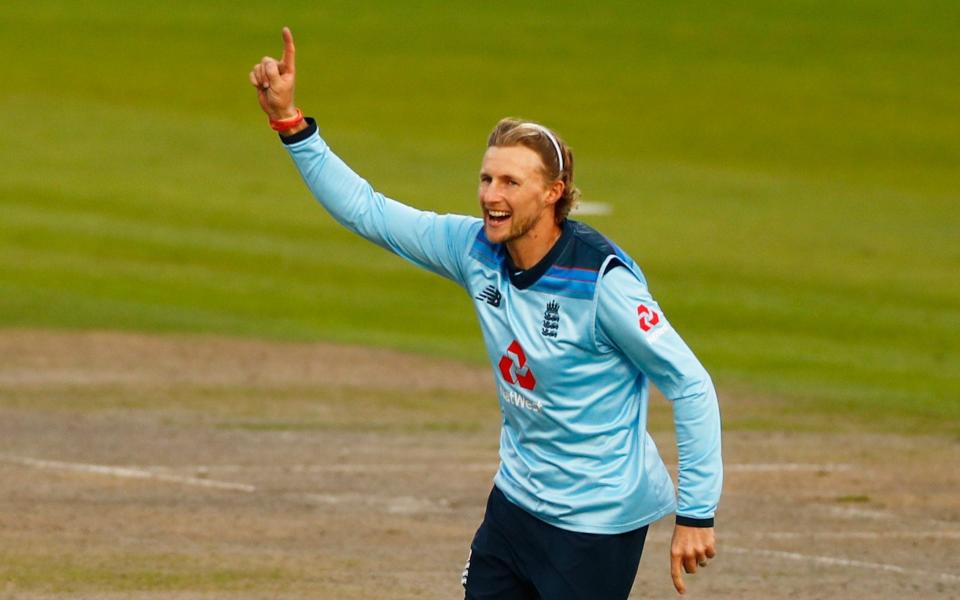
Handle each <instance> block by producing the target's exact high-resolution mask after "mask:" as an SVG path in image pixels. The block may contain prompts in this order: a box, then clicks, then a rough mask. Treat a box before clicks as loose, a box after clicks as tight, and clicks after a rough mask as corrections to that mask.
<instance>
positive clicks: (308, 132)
mask: <svg viewBox="0 0 960 600" xmlns="http://www.w3.org/2000/svg"><path fill="white" fill-rule="evenodd" d="M305 120H306V122H307V128H306V129H304V130H303V131H298V132H297V133H295V134H293V135H290V136H287V137H284V136H282V135H280V134H277V135H280V141H281V142H283V143H284V144H286V145H287V146H292V145H293V144H297V143H299V142H302V141H304V140H305V139H307V138H309V137H310V136H312V135H313V134H315V133H316V132H317V122H316V121H315V120H314V118H313V117H306V118H305Z"/></svg>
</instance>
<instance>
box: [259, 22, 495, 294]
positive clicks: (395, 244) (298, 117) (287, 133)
mask: <svg viewBox="0 0 960 600" xmlns="http://www.w3.org/2000/svg"><path fill="white" fill-rule="evenodd" d="M250 83H251V85H253V87H254V88H256V90H257V100H258V101H259V102H260V108H262V109H263V112H265V113H266V114H267V116H268V117H269V119H270V124H271V126H272V127H273V128H274V129H276V130H277V131H278V132H279V133H280V137H281V139H282V140H283V143H284V146H285V147H286V149H287V151H288V152H289V153H290V155H291V157H292V158H293V160H294V163H295V164H296V166H297V169H298V170H299V171H300V174H301V176H302V177H303V179H304V181H305V182H306V183H307V186H308V187H309V188H310V191H311V192H312V193H313V195H314V197H315V198H316V199H317V200H318V201H319V202H320V203H321V204H322V205H323V206H324V207H325V208H326V209H327V210H328V211H329V212H330V214H331V215H332V216H333V218H335V219H336V220H337V221H338V222H340V223H341V224H342V225H344V226H345V227H347V228H348V229H350V230H351V231H354V232H356V233H358V234H359V235H361V236H363V237H365V238H367V239H368V240H370V241H372V242H374V243H376V244H378V245H380V246H382V247H384V248H386V249H388V250H390V251H392V252H394V253H395V254H398V255H399V256H401V257H403V258H405V259H407V260H408V261H410V262H412V263H414V264H415V265H417V266H420V267H423V268H425V269H428V270H430V271H433V272H434V273H437V274H439V275H443V276H444V277H447V278H448V279H452V280H453V281H455V282H457V283H459V284H461V285H463V283H464V282H463V270H462V259H463V257H464V255H465V254H466V252H467V249H468V248H469V244H470V243H471V241H472V239H473V237H474V236H475V235H476V234H477V232H478V231H479V229H480V227H481V221H480V220H479V219H476V218H471V217H464V216H459V215H437V214H435V213H432V212H426V211H420V210H416V209H414V208H411V207H409V206H406V205H404V204H401V203H399V202H396V201H395V200H391V199H390V198H387V197H385V196H384V195H383V194H380V193H378V192H377V191H375V190H374V189H373V187H372V186H370V184H369V183H367V182H366V181H365V180H364V179H363V178H361V177H360V176H359V175H357V174H356V173H355V172H353V170H351V169H350V167H348V166H347V165H346V163H344V162H343V161H342V160H341V159H340V158H339V157H338V156H337V155H336V154H334V153H333V151H332V150H331V149H330V147H329V146H328V145H327V143H326V142H325V141H324V140H323V139H322V138H321V137H320V135H319V131H318V128H317V124H316V122H315V121H314V120H313V119H310V118H303V115H302V113H301V112H300V110H299V109H297V107H296V104H295V102H294V87H295V83H296V47H295V46H294V43H293V34H292V33H291V32H290V29H288V28H287V27H284V28H283V55H282V56H281V58H280V60H276V59H274V58H271V57H269V56H265V57H263V59H262V60H261V61H260V62H259V63H257V64H256V65H254V67H253V69H251V71H250Z"/></svg>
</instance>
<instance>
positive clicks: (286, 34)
mask: <svg viewBox="0 0 960 600" xmlns="http://www.w3.org/2000/svg"><path fill="white" fill-rule="evenodd" d="M296 57H297V49H296V47H294V45H293V33H291V32H290V28H289V27H284V28H283V56H281V57H280V66H281V67H282V71H283V72H284V73H293V72H294V70H295V68H296Z"/></svg>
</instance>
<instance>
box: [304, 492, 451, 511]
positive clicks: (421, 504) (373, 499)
mask: <svg viewBox="0 0 960 600" xmlns="http://www.w3.org/2000/svg"><path fill="white" fill-rule="evenodd" d="M286 497H287V498H290V499H293V500H299V501H307V502H310V503H313V504H327V505H346V506H349V507H351V508H355V507H358V506H382V507H384V508H385V509H386V511H387V512H389V513H394V514H420V513H443V512H450V510H451V508H450V501H449V500H447V499H446V498H439V499H437V500H431V499H429V498H418V497H415V496H376V495H373V494H288V495H287V496H286Z"/></svg>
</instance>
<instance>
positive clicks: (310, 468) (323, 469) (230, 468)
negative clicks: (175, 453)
mask: <svg viewBox="0 0 960 600" xmlns="http://www.w3.org/2000/svg"><path fill="white" fill-rule="evenodd" d="M497 466H498V465H497V463H493V462H490V463H483V462H472V463H456V462H453V463H415V462H409V463H338V464H327V465H309V464H295V465H237V464H225V465H182V466H177V467H169V466H165V465H154V466H150V467H141V466H137V465H134V466H132V467H130V468H151V469H158V470H171V469H182V470H188V471H198V472H207V471H220V472H232V473H237V472H241V471H282V472H293V473H377V472H383V473H407V472H419V471H439V470H441V469H445V470H456V471H480V472H488V471H495V470H496V469H497ZM670 468H671V469H673V470H676V465H672V466H671V467H670ZM723 468H724V471H726V472H728V473H729V472H748V473H754V472H760V473H766V472H777V471H786V472H794V471H814V472H821V471H848V470H850V469H853V468H854V465H850V464H815V463H733V464H727V465H724V467H723Z"/></svg>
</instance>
